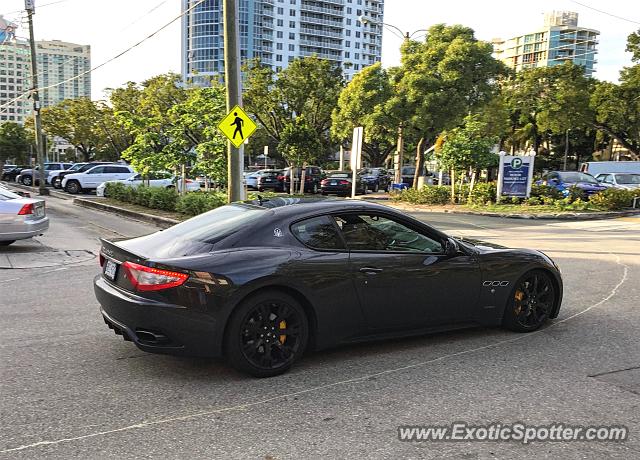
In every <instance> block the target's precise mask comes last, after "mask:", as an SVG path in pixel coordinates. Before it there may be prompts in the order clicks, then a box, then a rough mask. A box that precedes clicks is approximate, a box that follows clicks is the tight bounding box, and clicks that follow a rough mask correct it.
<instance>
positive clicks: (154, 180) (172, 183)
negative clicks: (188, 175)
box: [96, 172, 200, 196]
mask: <svg viewBox="0 0 640 460" xmlns="http://www.w3.org/2000/svg"><path fill="white" fill-rule="evenodd" d="M116 182H117V183H121V184H123V185H124V186H125V187H132V188H137V187H140V186H141V185H146V186H148V187H158V188H177V189H178V191H181V190H182V178H178V177H176V176H174V175H173V174H171V173H169V172H159V173H151V174H149V178H148V179H144V178H143V177H142V174H135V175H133V176H131V177H129V178H127V179H121V180H110V181H107V182H103V183H102V184H100V185H98V188H96V195H97V196H107V195H105V190H106V188H107V184H112V183H116ZM186 184H187V192H197V191H199V190H200V184H199V183H198V182H197V181H195V180H192V179H187V180H186Z"/></svg>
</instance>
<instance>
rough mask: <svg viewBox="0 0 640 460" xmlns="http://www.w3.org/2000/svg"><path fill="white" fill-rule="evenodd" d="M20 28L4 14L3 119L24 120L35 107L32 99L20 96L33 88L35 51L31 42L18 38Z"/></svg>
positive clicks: (0, 37) (0, 44)
mask: <svg viewBox="0 0 640 460" xmlns="http://www.w3.org/2000/svg"><path fill="white" fill-rule="evenodd" d="M16 28H17V26H16V25H15V24H13V23H11V22H9V21H7V20H6V19H4V18H3V17H2V16H1V15H0V123H1V122H3V121H15V122H17V123H22V122H23V120H24V117H25V115H26V114H27V113H30V111H31V109H30V108H29V100H28V99H27V98H26V97H22V98H20V97H19V96H20V95H22V94H25V93H26V92H27V91H29V76H30V75H31V63H30V61H29V59H30V56H31V53H30V52H29V44H28V43H27V42H24V41H19V40H16V38H15V30H16Z"/></svg>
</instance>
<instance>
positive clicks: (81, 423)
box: [0, 198, 640, 459]
mask: <svg viewBox="0 0 640 460" xmlns="http://www.w3.org/2000/svg"><path fill="white" fill-rule="evenodd" d="M48 209H49V213H50V217H51V219H52V224H51V229H50V231H49V232H48V233H47V234H46V235H45V236H42V237H40V238H39V239H38V240H36V241H33V242H29V243H22V244H16V245H15V246H12V247H10V248H6V249H0V251H1V252H0V256H2V255H7V254H11V256H12V260H22V261H23V265H24V266H27V267H28V266H29V261H30V260H32V261H36V262H37V264H40V265H37V264H36V262H34V264H36V265H35V266H39V267H40V268H14V269H1V270H0V305H1V306H0V374H1V375H0V377H1V379H0V381H1V387H0V398H1V399H0V424H1V426H0V458H17V459H26V458H54V459H70V458H111V457H118V458H154V457H163V458H255V459H271V458H273V459H281V458H310V459H311V458H401V457H403V458H468V459H475V458H483V459H484V458H563V459H573V458H576V459H577V458H624V459H630V458H640V334H639V332H638V331H639V330H640V308H639V304H638V299H640V290H639V287H638V286H639V282H640V269H639V268H640V257H639V256H640V231H639V230H640V219H638V218H623V219H615V220H604V221H593V222H554V221H528V220H509V219H495V218H489V217H474V216H465V215H449V214H437V213H420V214H417V215H418V217H420V218H421V219H423V220H425V221H427V222H430V223H432V224H433V225H435V226H436V227H438V228H441V229H443V230H446V231H449V232H450V233H451V234H453V235H465V236H469V237H475V238H478V237H479V238H484V239H487V240H490V241H494V242H501V243H505V244H512V245H516V246H527V247H533V248H538V249H542V250H544V251H546V252H548V253H549V254H550V255H551V256H552V257H554V258H555V260H556V261H557V262H558V264H559V265H560V267H561V270H562V272H563V275H564V278H565V287H566V291H565V299H564V303H563V306H562V309H561V313H560V317H559V318H558V319H557V320H556V321H554V322H552V323H551V324H550V325H549V326H548V327H546V328H544V329H543V330H541V331H539V332H537V333H533V334H516V333H512V332H507V331H504V330H501V329H498V328H496V329H472V330H465V331H457V332H451V333H442V334H436V335H431V336H426V337H419V338H412V339H404V340H395V341H386V342H378V343H372V344H363V345H358V346H350V347H344V348H340V349H335V350H330V351H326V352H322V353H316V354H312V355H309V356H307V357H306V358H305V359H304V360H303V361H302V362H301V363H300V364H299V365H297V366H296V367H295V368H294V369H293V370H292V371H291V372H289V373H288V374H286V375H283V376H280V377H276V378H271V379H262V380H256V379H252V378H248V377H245V376H243V375H240V374H238V373H236V372H235V371H233V370H231V369H230V368H228V367H227V366H226V365H225V364H224V363H223V362H218V361H210V360H199V359H185V358H174V357H170V356H161V355H150V354H145V353H143V352H141V351H139V350H137V349H136V348H135V347H134V346H133V345H131V343H128V342H126V343H125V342H123V341H122V339H121V338H120V337H116V336H115V335H114V334H113V332H112V331H110V330H109V329H107V327H106V326H105V324H104V323H103V322H102V319H101V317H100V314H99V312H98V304H97V302H96V300H95V298H94V296H93V289H92V284H91V280H92V278H93V276H94V275H95V274H96V273H97V272H98V263H97V260H96V259H95V254H96V253H97V250H98V247H99V246H98V242H97V238H98V237H101V236H102V237H123V236H134V235H140V234H144V233H147V232H151V231H154V228H153V227H151V226H149V225H146V224H141V223H137V222H133V221H129V220H125V219H121V218H119V217H115V216H111V215H107V214H101V213H98V212H93V211H90V210H86V209H80V208H76V207H74V206H73V205H71V204H70V203H69V202H62V201H60V200H56V199H55V198H50V199H49V204H48ZM69 250H74V251H78V250H82V251H85V253H86V254H88V256H87V257H85V258H83V259H82V260H71V261H69V259H68V258H65V256H64V254H66V252H65V251H69ZM43 260H45V261H47V260H48V261H50V262H51V263H50V264H48V266H46V267H42V262H38V261H43ZM398 295H401V293H398ZM455 421H466V422H469V423H471V424H485V423H489V422H502V423H505V424H506V423H514V422H518V421H520V422H524V423H527V424H532V425H533V424H549V423H552V422H562V423H565V424H571V425H609V424H616V425H619V424H622V425H626V426H628V427H629V430H630V439H629V440H628V441H626V442H624V443H604V442H592V443H586V442H571V443H551V442H548V443H543V442H536V443H532V444H529V445H523V444H521V443H517V442H448V443H446V442H424V443H406V442H400V441H399V440H398V428H397V427H398V426H400V425H423V424H424V425H426V424H435V425H446V424H449V423H452V422H455Z"/></svg>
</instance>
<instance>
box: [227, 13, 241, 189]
mask: <svg viewBox="0 0 640 460" xmlns="http://www.w3.org/2000/svg"><path fill="white" fill-rule="evenodd" d="M222 8H223V15H224V80H225V85H226V87H227V111H231V109H233V108H234V107H235V106H236V105H238V106H240V107H242V77H241V74H240V43H239V39H238V0H223V4H222ZM227 162H228V168H229V169H228V174H227V181H228V185H227V188H228V193H227V196H228V199H229V202H233V201H239V200H242V198H243V195H244V193H243V190H244V187H243V186H242V182H243V178H242V169H243V163H244V144H243V145H242V146H240V148H235V147H234V146H233V144H232V143H231V142H228V143H227Z"/></svg>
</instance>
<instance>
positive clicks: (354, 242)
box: [336, 214, 444, 254]
mask: <svg viewBox="0 0 640 460" xmlns="http://www.w3.org/2000/svg"><path fill="white" fill-rule="evenodd" d="M336 221H337V223H338V226H339V227H340V228H341V229H342V234H343V236H344V239H345V240H346V242H347V247H348V248H349V249H353V250H361V251H392V252H397V251H400V252H428V253H435V254H440V253H443V252H444V248H443V246H442V243H441V242H440V241H437V240H435V239H432V238H430V237H428V236H427V235H424V234H422V233H420V232H418V231H416V230H413V229H412V228H409V227H407V226H405V225H404V224H402V223H400V222H397V221H395V220H392V219H389V218H387V217H382V216H378V215H373V214H372V215H362V214H361V215H356V214H345V215H341V216H339V217H338V218H337V219H336Z"/></svg>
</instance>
